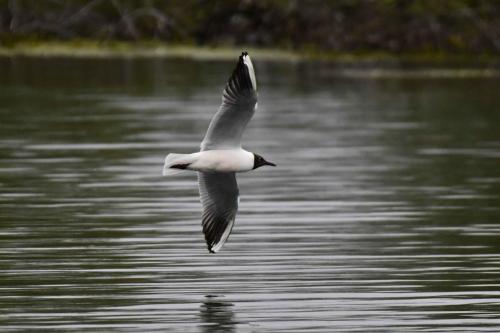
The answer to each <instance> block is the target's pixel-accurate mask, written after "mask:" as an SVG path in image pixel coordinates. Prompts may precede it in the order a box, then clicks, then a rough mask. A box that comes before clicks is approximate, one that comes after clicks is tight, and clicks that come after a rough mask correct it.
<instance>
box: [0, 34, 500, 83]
mask: <svg viewBox="0 0 500 333" xmlns="http://www.w3.org/2000/svg"><path fill="white" fill-rule="evenodd" d="M242 50H247V51H248V52H249V53H250V54H251V55H252V56H253V58H254V59H257V61H286V62H293V63H329V64H331V65H333V66H334V67H335V71H336V72H337V73H338V74H340V75H341V76H347V77H368V78H379V77H401V76H404V77H409V78H415V77H417V78H418V77H436V78H446V77H467V78H469V77H500V55H493V54H452V53H443V52H427V53H404V54H391V53H386V52H359V53H339V52H329V51H324V52H323V51H321V52H320V51H317V50H310V51H307V50H305V51H289V50H281V49H266V48H257V47H245V46H214V47H211V46H196V45H186V44H167V43H162V42H159V41H140V42H122V41H106V42H102V41H94V40H72V41H38V40H36V41H29V40H26V41H16V42H12V43H10V44H9V45H0V58H12V57H42V58H50V57H65V58H125V59H126V58H132V59H134V58H185V59H192V60H195V61H196V60H199V61H201V60H213V61H218V60H220V61H228V60H233V59H234V58H235V56H237V55H238V54H239V53H240V52H241V51H242Z"/></svg>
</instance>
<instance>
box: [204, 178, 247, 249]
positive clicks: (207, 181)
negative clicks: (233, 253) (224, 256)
mask: <svg viewBox="0 0 500 333" xmlns="http://www.w3.org/2000/svg"><path fill="white" fill-rule="evenodd" d="M198 185H199V189H200V200H201V203H202V205H203V215H202V225H203V233H204V234H205V240H206V241H207V246H208V250H209V251H210V252H212V253H215V252H217V251H219V250H220V249H221V247H222V245H224V243H225V242H226V240H227V239H228V237H229V234H231V230H232V229H233V225H234V220H235V218H236V212H237V211H238V184H237V183H236V176H235V173H234V172H228V173H226V172H224V173H221V172H211V173H205V172H198Z"/></svg>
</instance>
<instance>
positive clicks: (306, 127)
mask: <svg viewBox="0 0 500 333" xmlns="http://www.w3.org/2000/svg"><path fill="white" fill-rule="evenodd" d="M233 65H234V64H233V62H216V61H204V62H203V61H189V60H174V59H170V60H161V59H156V60H154V59H149V60H146V59H142V60H132V59H93V60H92V59H64V58H62V59H58V58H47V59H43V58H39V59H36V58H11V59H9V58H3V59H0V331H1V332H170V331H171V332H274V331H283V332H304V331H308V332H332V331H335V332H401V331H425V332H475V331H482V332H483V331H484V332H499V331H500V238H499V235H500V88H499V87H500V80H499V79H495V78H489V79H473V78H468V79H464V78H457V79H452V78H447V79H423V78H420V79H419V78H415V77H413V78H406V79H404V78H399V79H398V78H394V77H393V78H386V79H383V78H380V79H368V78H363V77H362V76H357V77H356V78H354V77H351V78H349V77H345V76H341V75H338V72H337V71H335V70H334V68H333V67H332V65H328V64H322V65H319V64H293V63H286V64H279V63H276V62H274V63H269V62H259V61H258V59H256V67H257V75H258V81H259V90H260V95H259V111H258V113H257V114H256V117H255V118H254V119H253V121H252V122H251V125H250V127H249V128H248V130H247V132H246V136H245V143H246V148H247V149H249V150H251V151H255V152H257V153H259V154H261V155H263V156H264V157H266V158H268V159H269V160H271V161H274V162H276V163H277V164H278V166H279V167H278V168H274V169H273V168H267V169H266V168H262V169H259V170H257V171H255V172H251V173H247V174H241V175H240V176H239V178H238V180H239V184H240V191H241V203H240V212H239V215H238V217H237V220H236V226H235V228H234V230H233V234H232V235H231V237H230V239H229V241H228V243H227V244H226V245H225V247H224V248H223V250H222V251H221V252H220V253H218V254H217V255H211V254H209V253H208V252H207V250H206V247H205V244H204V240H203V236H202V234H201V226H200V223H201V222H200V214H201V206H200V203H199V199H198V191H197V183H196V177H195V175H194V174H187V175H183V176H180V177H176V178H168V179H167V178H163V177H161V176H160V174H161V169H162V163H163V158H164V156H165V155H166V154H167V153H168V152H193V151H196V150H197V149H198V145H199V142H200V141H201V139H202V137H203V135H204V132H205V130H206V128H207V126H208V123H209V120H210V118H211V116H212V115H213V114H214V112H215V111H216V109H217V107H218V105H219V102H220V93H221V90H222V87H223V85H224V83H225V80H226V79H227V77H228V76H229V74H230V72H231V71H232V67H233Z"/></svg>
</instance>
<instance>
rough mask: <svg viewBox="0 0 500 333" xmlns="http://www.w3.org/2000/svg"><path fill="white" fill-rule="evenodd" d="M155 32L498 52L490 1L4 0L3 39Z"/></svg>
mask: <svg viewBox="0 0 500 333" xmlns="http://www.w3.org/2000/svg"><path fill="white" fill-rule="evenodd" d="M23 39H30V40H54V39H55V40H72V39H91V40H98V41H112V40H126V41H140V40H156V41H162V42H168V43H188V44H193V45H210V46H216V45H217V46H221V45H226V46H227V45H232V46H236V45H247V46H248V45H251V46H259V47H271V48H283V49H289V50H302V51H308V52H313V51H314V52H317V51H326V50H327V51H336V52H368V51H372V52H373V51H383V52H438V51H440V52H462V53H488V54H490V53H495V54H497V53H498V52H499V51H500V4H499V3H498V1H492V0H442V1H430V0H414V1H404V0H377V1H372V0H338V1H318V0H302V1H297V0H293V1H280V0H274V1H270V0H264V1H252V0H228V1H204V0H185V1H154V0H148V1H123V0H122V1H120V0H92V1H82V0H79V1H57V0H52V1H35V0H2V1H0V40H1V43H2V45H3V46H8V45H9V44H12V43H15V42H17V41H19V40H23Z"/></svg>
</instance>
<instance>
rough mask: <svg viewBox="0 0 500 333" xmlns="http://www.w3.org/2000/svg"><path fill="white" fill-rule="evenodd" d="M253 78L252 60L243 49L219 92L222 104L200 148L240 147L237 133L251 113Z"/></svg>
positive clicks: (254, 88)
mask: <svg viewBox="0 0 500 333" xmlns="http://www.w3.org/2000/svg"><path fill="white" fill-rule="evenodd" d="M256 103H257V81H256V79H255V72H254V70H253V65H252V61H251V60H250V57H249V56H248V54H247V53H246V52H243V53H242V54H241V56H240V58H239V60H238V64H237V65H236V68H235V69H234V71H233V74H232V75H231V77H230V78H229V81H228V82H227V85H226V88H225V89H224V92H223V93H222V104H221V106H220V108H219V111H218V112H217V113H216V114H215V116H214V117H213V118H212V121H211V122H210V126H209V127H208V131H207V134H205V138H204V139H203V142H202V143H201V150H214V149H232V148H239V147H241V136H242V134H243V131H244V130H245V127H246V126H247V124H248V122H249V121H250V119H251V118H252V116H253V114H254V112H255V105H256Z"/></svg>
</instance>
